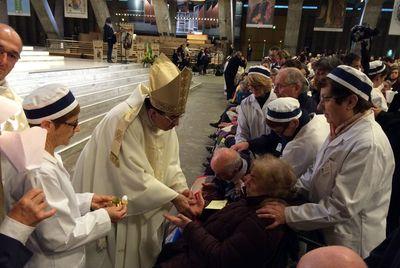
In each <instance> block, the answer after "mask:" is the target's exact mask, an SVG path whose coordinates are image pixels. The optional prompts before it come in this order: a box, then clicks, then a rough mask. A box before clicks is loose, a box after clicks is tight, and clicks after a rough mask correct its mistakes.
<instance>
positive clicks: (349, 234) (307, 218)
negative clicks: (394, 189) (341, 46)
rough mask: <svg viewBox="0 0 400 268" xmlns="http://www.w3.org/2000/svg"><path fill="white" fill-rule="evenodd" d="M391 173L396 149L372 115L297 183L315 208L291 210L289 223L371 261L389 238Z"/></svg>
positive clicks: (327, 146)
mask: <svg viewBox="0 0 400 268" xmlns="http://www.w3.org/2000/svg"><path fill="white" fill-rule="evenodd" d="M393 171H394V157H393V152H392V149H391V147H390V144H389V141H388V139H387V137H386V135H385V133H384V132H383V131H382V129H381V127H380V126H379V125H378V123H376V122H375V119H374V115H373V114H372V112H371V113H369V114H368V115H365V116H364V117H362V118H361V119H359V120H358V121H357V122H356V123H355V124H354V125H352V126H351V127H350V128H349V129H348V130H347V131H344V132H343V133H341V134H340V135H339V136H338V137H336V138H335V139H333V140H332V141H330V139H329V138H328V139H327V140H326V141H325V143H324V145H323V146H322V148H321V150H320V151H319V152H318V155H317V158H316V162H315V165H314V167H313V172H312V173H306V174H305V175H304V176H303V177H301V178H300V180H299V181H298V183H297V186H299V190H302V191H305V192H306V193H308V198H309V201H310V202H311V203H306V204H303V205H301V206H292V207H287V208H286V209H285V217H286V222H287V224H288V225H289V226H290V227H292V228H294V229H297V230H315V229H321V230H322V232H323V234H324V238H325V240H326V242H327V244H329V245H343V246H346V247H349V248H352V249H353V250H355V251H356V252H357V253H358V254H360V255H361V256H362V257H367V256H368V255H369V252H370V251H371V250H372V249H373V248H375V247H376V246H377V245H378V244H379V243H381V242H382V241H383V240H384V238H385V230H386V215H387V211H388V207H389V200H390V193H391V185H392V176H393ZM310 174H311V175H310Z"/></svg>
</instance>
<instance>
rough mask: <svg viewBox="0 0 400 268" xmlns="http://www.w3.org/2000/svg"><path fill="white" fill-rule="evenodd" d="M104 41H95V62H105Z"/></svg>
mask: <svg viewBox="0 0 400 268" xmlns="http://www.w3.org/2000/svg"><path fill="white" fill-rule="evenodd" d="M103 45H104V43H103V40H93V60H94V61H103V49H104V48H103Z"/></svg>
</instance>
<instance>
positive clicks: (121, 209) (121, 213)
mask: <svg viewBox="0 0 400 268" xmlns="http://www.w3.org/2000/svg"><path fill="white" fill-rule="evenodd" d="M104 209H105V210H106V211H107V212H108V216H110V219H111V222H113V223H116V222H118V221H120V220H122V219H123V218H125V216H126V212H127V210H128V209H127V206H125V205H122V206H118V207H116V206H111V207H106V208H104Z"/></svg>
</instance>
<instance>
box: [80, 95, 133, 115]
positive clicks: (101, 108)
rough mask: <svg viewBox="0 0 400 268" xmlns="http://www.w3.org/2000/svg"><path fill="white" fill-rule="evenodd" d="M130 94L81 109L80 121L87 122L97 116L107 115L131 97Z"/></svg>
mask: <svg viewBox="0 0 400 268" xmlns="http://www.w3.org/2000/svg"><path fill="white" fill-rule="evenodd" d="M129 95H130V93H129V94H125V95H121V96H117V97H114V98H111V99H108V100H103V101H99V102H96V103H93V104H89V105H87V106H83V107H81V112H80V114H79V118H80V120H83V121H84V120H86V119H89V118H92V117H94V116H97V115H98V114H102V113H106V112H108V111H109V110H111V109H112V108H113V107H114V106H116V105H117V104H118V103H120V102H122V101H124V100H126V99H127V98H128V97H129Z"/></svg>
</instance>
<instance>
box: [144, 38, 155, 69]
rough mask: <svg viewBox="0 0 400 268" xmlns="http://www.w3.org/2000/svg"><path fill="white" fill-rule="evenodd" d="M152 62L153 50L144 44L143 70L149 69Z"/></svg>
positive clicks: (153, 58) (153, 57) (147, 44)
mask: <svg viewBox="0 0 400 268" xmlns="http://www.w3.org/2000/svg"><path fill="white" fill-rule="evenodd" d="M154 60H155V55H153V50H152V49H151V46H150V44H149V43H146V44H145V52H144V58H143V59H142V63H143V67H145V68H147V67H150V65H152V64H153V62H154Z"/></svg>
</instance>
